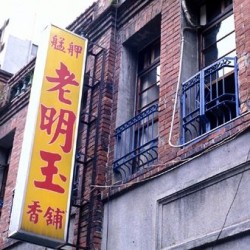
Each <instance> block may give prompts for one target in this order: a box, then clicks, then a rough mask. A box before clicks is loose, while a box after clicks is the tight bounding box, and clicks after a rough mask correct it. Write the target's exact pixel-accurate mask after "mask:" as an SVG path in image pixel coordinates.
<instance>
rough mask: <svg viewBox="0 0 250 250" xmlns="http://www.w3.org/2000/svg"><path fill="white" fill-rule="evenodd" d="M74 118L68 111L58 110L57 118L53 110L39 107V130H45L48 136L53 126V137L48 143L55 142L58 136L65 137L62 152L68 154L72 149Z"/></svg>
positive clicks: (42, 106)
mask: <svg viewBox="0 0 250 250" xmlns="http://www.w3.org/2000/svg"><path fill="white" fill-rule="evenodd" d="M75 120H76V116H75V114H74V113H73V112H72V111H70V110H65V109H60V112H59V114H58V116H56V110H55V109H54V108H48V107H46V106H44V105H41V123H40V128H41V130H46V132H47V133H48V134H49V135H50V134H51V133H52V126H53V125H54V124H55V126H56V127H55V129H54V135H53V138H52V139H51V141H50V143H53V142H55V141H56V139H57V138H58V136H59V135H60V134H63V135H65V140H64V145H61V148H62V150H63V152H65V153H68V152H70V150H71V147H72V137H73V128H74V124H75Z"/></svg>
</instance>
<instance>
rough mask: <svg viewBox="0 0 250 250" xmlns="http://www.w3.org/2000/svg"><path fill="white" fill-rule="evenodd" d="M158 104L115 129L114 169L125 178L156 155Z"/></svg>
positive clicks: (146, 165) (154, 158) (151, 160)
mask: <svg viewBox="0 0 250 250" xmlns="http://www.w3.org/2000/svg"><path fill="white" fill-rule="evenodd" d="M157 115H158V105H157V104H155V105H153V106H151V107H149V108H148V109H146V110H145V111H143V112H141V113H140V114H138V115H137V116H135V117H133V118H132V119H130V120H129V121H128V122H126V123H124V124H123V125H121V126H120V127H118V128H117V129H116V130H115V138H116V149H115V161H114V171H116V172H119V173H120V174H121V175H122V179H126V178H127V177H128V176H129V175H131V174H133V173H134V172H136V171H138V170H140V169H141V168H143V167H144V168H145V167H148V166H150V164H152V162H153V161H155V160H156V159H157V157H158V153H157V151H158V150H157V149H158V119H157Z"/></svg>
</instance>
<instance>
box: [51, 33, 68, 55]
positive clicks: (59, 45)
mask: <svg viewBox="0 0 250 250" xmlns="http://www.w3.org/2000/svg"><path fill="white" fill-rule="evenodd" d="M64 40H65V39H64V38H63V37H60V39H58V38H57V35H55V36H53V37H52V40H51V46H52V47H53V48H54V49H56V50H60V51H62V52H64V53H65V48H64V46H63V45H64Z"/></svg>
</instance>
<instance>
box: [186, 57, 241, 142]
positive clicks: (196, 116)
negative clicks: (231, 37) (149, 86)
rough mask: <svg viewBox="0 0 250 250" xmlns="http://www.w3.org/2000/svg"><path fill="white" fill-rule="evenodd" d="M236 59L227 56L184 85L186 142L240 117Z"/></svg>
mask: <svg viewBox="0 0 250 250" xmlns="http://www.w3.org/2000/svg"><path fill="white" fill-rule="evenodd" d="M238 96H239V94H238V65H237V58H236V57H224V58H222V59H220V60H218V61H217V62H215V63H213V64H212V65H210V66H208V67H206V68H204V69H203V70H201V71H200V72H198V73H197V74H196V75H194V76H193V77H191V78H190V79H189V80H187V81H186V82H184V83H183V84H182V143H185V142H187V141H190V140H192V139H194V138H196V137H198V136H200V135H202V134H204V133H206V132H208V131H210V130H211V129H214V128H216V127H218V126H220V125H222V124H224V123H226V122H228V121H230V120H232V119H233V118H235V117H237V116H238V115H239V99H238Z"/></svg>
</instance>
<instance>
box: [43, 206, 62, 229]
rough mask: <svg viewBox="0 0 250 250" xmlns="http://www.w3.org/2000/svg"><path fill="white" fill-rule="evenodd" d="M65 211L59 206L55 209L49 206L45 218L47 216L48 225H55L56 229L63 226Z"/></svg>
mask: <svg viewBox="0 0 250 250" xmlns="http://www.w3.org/2000/svg"><path fill="white" fill-rule="evenodd" d="M63 214H64V211H61V210H60V209H59V208H57V209H56V210H54V209H53V208H51V207H48V209H47V211H46V213H45V214H44V218H46V222H47V225H53V226H55V228H56V229H61V228H62V220H63V216H62V215H63Z"/></svg>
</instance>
